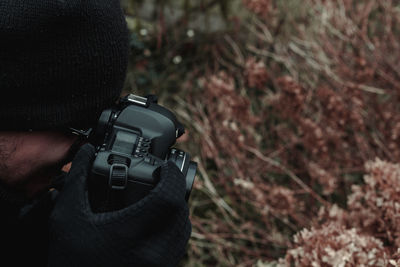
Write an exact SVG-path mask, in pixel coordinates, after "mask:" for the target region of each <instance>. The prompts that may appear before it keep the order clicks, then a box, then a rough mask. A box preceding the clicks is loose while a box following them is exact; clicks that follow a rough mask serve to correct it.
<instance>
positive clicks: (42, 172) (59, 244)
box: [0, 0, 191, 266]
mask: <svg viewBox="0 0 400 267" xmlns="http://www.w3.org/2000/svg"><path fill="white" fill-rule="evenodd" d="M127 61H128V31H127V28H126V24H125V20H124V16H123V12H122V10H121V7H120V3H119V0H85V1H84V0H68V1H67V0H30V1H26V0H1V1H0V90H1V93H2V95H1V97H0V212H1V213H0V214H1V217H0V226H1V227H0V240H1V242H2V245H3V246H2V247H3V249H2V252H1V253H0V255H1V256H2V262H4V264H2V266H23V265H26V264H29V265H32V266H174V265H177V264H178V263H179V261H180V260H181V259H182V257H183V255H184V253H185V247H186V245H187V242H188V239H189V237H190V232H191V224H190V221H189V217H188V207H187V204H186V202H185V180H184V177H183V175H182V174H181V173H180V172H179V170H178V169H177V168H176V166H175V165H174V164H169V163H168V164H165V165H164V166H163V167H162V168H161V174H160V181H159V183H158V184H157V185H156V187H155V188H154V190H152V191H151V193H150V194H149V195H148V196H146V197H145V198H143V199H142V200H140V201H139V202H137V203H135V204H132V205H130V206H129V207H127V208H124V209H122V210H118V211H113V212H106V213H94V212H93V211H92V209H91V207H90V204H89V201H88V197H87V196H88V190H89V189H88V187H87V179H88V176H89V174H90V168H91V166H92V163H93V160H94V157H95V149H94V147H93V146H92V145H90V144H84V145H82V146H81V148H80V149H79V151H78V152H77V153H76V155H75V157H74V159H73V161H72V167H71V169H70V171H69V172H68V173H64V172H62V171H61V168H62V166H63V165H64V164H65V163H67V162H68V159H69V158H70V156H71V152H73V151H74V149H72V148H73V147H75V146H76V144H78V142H79V141H80V140H78V138H77V137H76V136H74V135H72V134H69V133H68V128H70V127H73V128H78V129H87V128H90V127H93V126H95V124H96V122H97V119H98V117H99V115H100V114H101V112H102V110H104V109H105V108H108V107H110V106H111V105H112V104H113V103H115V101H116V100H117V99H118V97H119V96H120V93H121V89H122V87H123V82H124V78H125V72H126V68H127ZM74 154H75V153H74ZM7 262H8V263H7Z"/></svg>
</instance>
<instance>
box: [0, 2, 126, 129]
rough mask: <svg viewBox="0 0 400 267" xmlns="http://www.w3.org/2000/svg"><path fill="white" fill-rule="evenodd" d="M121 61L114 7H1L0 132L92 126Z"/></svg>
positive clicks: (119, 77)
mask: <svg viewBox="0 0 400 267" xmlns="http://www.w3.org/2000/svg"><path fill="white" fill-rule="evenodd" d="M127 61H128V31H127V27H126V22H125V18H124V15H123V12H122V9H121V6H120V0H28V1H27V0H1V1H0V92H1V93H0V130H28V129H43V130H48V129H54V128H58V127H65V126H69V127H76V128H86V127H89V126H92V124H93V123H96V122H97V119H98V117H99V115H100V114H101V111H102V110H103V109H105V108H107V107H109V106H111V105H112V104H113V103H114V102H115V101H116V100H117V99H118V97H119V95H120V93H121V90H122V87H123V82H124V79H125V74H126V67H127Z"/></svg>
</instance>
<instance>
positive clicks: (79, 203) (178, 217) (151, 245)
mask: <svg viewBox="0 0 400 267" xmlns="http://www.w3.org/2000/svg"><path fill="white" fill-rule="evenodd" d="M94 158H95V149H94V147H93V146H92V145H89V144H86V145H84V146H83V147H82V148H81V149H80V151H79V152H78V154H77V155H76V157H75V159H74V161H73V162H72V168H71V170H70V172H69V174H68V175H67V177H66V180H65V184H64V186H63V189H62V191H61V192H60V193H59V195H58V196H57V199H56V204H55V207H54V210H53V212H52V214H51V216H50V222H49V223H50V241H49V242H50V244H49V266H50V267H53V266H57V267H63V266H74V267H78V266H85V267H87V266H107V267H110V266H113V267H118V266H124V267H125V266H176V265H177V264H178V263H179V262H180V260H181V259H182V258H183V256H184V254H185V251H186V245H187V242H188V240H189V237H190V233H191V223H190V220H189V211H188V207H187V203H186V201H185V191H186V190H185V179H184V177H183V175H182V173H181V172H180V171H179V169H178V168H177V167H176V166H175V164H173V163H170V162H168V163H166V164H165V165H163V166H162V167H161V176H160V181H159V183H158V184H157V186H156V187H155V188H154V189H153V190H152V191H151V192H150V193H149V194H148V195H147V196H146V197H145V198H143V199H142V200H140V201H138V202H136V203H135V204H133V205H131V206H129V207H127V208H124V209H121V210H118V211H113V212H105V213H93V212H92V210H91V207H90V204H89V200H88V191H87V177H88V175H89V174H90V169H91V166H92V163H93V160H94Z"/></svg>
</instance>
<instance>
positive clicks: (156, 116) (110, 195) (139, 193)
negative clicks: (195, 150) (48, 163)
mask: <svg viewBox="0 0 400 267" xmlns="http://www.w3.org/2000/svg"><path fill="white" fill-rule="evenodd" d="M183 133H184V127H183V126H182V124H181V123H180V122H179V121H178V120H177V118H176V116H175V115H174V114H173V113H172V112H171V111H169V110H168V109H166V108H164V107H162V106H160V105H158V104H157V98H156V97H155V96H153V95H151V96H148V97H141V96H136V95H133V94H130V95H128V96H126V97H125V98H122V99H121V100H120V102H119V104H118V105H117V106H116V107H115V108H111V109H107V110H105V111H103V113H102V114H101V116H100V119H99V122H98V126H97V129H96V130H95V134H94V137H93V138H94V139H93V140H94V141H93V142H92V143H94V144H96V150H97V156H96V159H95V160H94V163H93V167H92V172H91V176H90V179H89V184H88V186H89V200H90V203H91V206H92V209H93V210H94V211H95V212H105V211H111V210H118V209H121V208H124V207H126V206H128V205H131V204H133V203H135V202H137V201H139V200H140V199H142V198H143V197H145V196H146V195H147V194H148V193H149V192H150V190H152V189H153V188H154V187H155V186H156V184H157V182H158V180H159V175H160V167H161V166H162V165H163V164H164V163H165V162H166V161H172V162H174V163H175V164H176V165H177V166H178V168H179V169H180V170H181V172H182V173H183V175H184V177H185V179H186V200H188V198H189V196H190V192H191V189H192V186H193V183H194V179H195V175H196V170H197V164H196V163H195V162H193V161H191V160H190V155H189V154H188V153H186V152H184V151H182V150H178V149H176V148H171V147H172V146H173V145H174V144H175V142H176V139H177V138H179V137H180V136H181V135H182V134H183Z"/></svg>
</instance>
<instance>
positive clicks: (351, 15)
mask: <svg viewBox="0 0 400 267" xmlns="http://www.w3.org/2000/svg"><path fill="white" fill-rule="evenodd" d="M183 2H184V3H186V4H187V3H188V1H183ZM201 2H202V3H203V1H201ZM232 2H235V1H232ZM236 2H237V1H236ZM216 3H218V1H204V3H203V4H201V5H200V6H198V7H197V6H190V5H189V4H187V5H184V6H185V7H186V8H188V6H189V7H190V8H188V9H189V10H190V11H191V12H192V13H190V16H189V14H186V15H185V16H183V18H182V19H178V20H177V21H178V22H179V23H176V24H174V25H173V26H171V27H170V28H168V27H166V26H165V25H164V24H163V20H162V18H163V15H164V14H159V13H157V14H158V16H156V17H157V20H156V22H157V23H158V24H157V25H159V26H157V27H155V29H156V30H155V31H154V35H153V38H151V36H145V37H143V38H142V42H143V46H144V47H145V48H143V49H142V50H140V53H139V52H136V53H135V56H136V58H135V60H134V61H133V64H132V65H133V66H136V67H137V66H140V71H139V70H138V68H136V69H135V70H133V71H132V72H131V74H132V77H133V79H132V80H133V82H132V80H130V81H131V83H132V84H133V85H134V86H132V87H131V88H130V90H131V89H132V88H135V89H137V90H142V91H143V92H146V93H148V92H149V87H151V88H152V89H151V90H150V92H152V93H153V92H155V93H157V94H159V95H160V96H161V97H160V101H161V102H162V103H165V104H167V105H171V108H172V109H174V110H175V112H176V113H177V114H178V115H179V117H180V119H181V120H182V121H183V122H184V123H185V125H186V127H187V129H188V133H189V134H188V136H187V137H186V138H185V139H184V140H182V141H181V143H179V145H180V146H181V147H182V148H183V149H185V150H188V151H190V153H191V154H192V155H193V156H194V157H195V160H197V161H198V162H199V163H200V164H199V175H198V178H197V180H196V184H195V190H194V192H193V195H192V200H191V203H190V206H191V213H192V222H193V235H192V239H191V241H190V246H189V250H188V254H189V255H188V259H187V261H186V262H185V265H187V266H199V265H201V266H203V265H204V266H253V265H257V266H264V263H263V262H265V264H268V262H269V261H274V260H277V259H279V258H281V261H280V264H283V265H285V264H287V265H289V266H290V264H292V265H294V266H362V265H363V264H364V266H391V265H393V266H396V264H397V261H398V260H399V259H400V256H399V255H400V253H398V252H397V249H398V247H399V245H400V228H399V226H398V225H400V224H399V216H400V215H399V209H400V203H399V201H400V200H399V196H400V193H399V190H400V167H399V166H398V165H397V164H394V163H396V162H399V161H400V147H399V142H400V105H399V104H398V101H399V99H400V72H399V69H400V61H399V60H398V59H399V58H400V11H399V10H400V3H398V2H397V1H393V0H366V1H357V0H340V1H324V0H305V1H297V0H239V8H238V9H237V10H234V11H233V12H232V13H234V16H233V15H229V14H228V13H227V12H228V11H229V8H227V5H228V4H227V2H226V1H221V5H220V10H223V11H224V12H223V14H224V17H225V19H226V23H227V25H228V26H227V30H226V31H225V32H220V33H217V34H215V33H211V34H207V33H200V32H196V35H195V36H194V37H193V36H192V34H193V33H192V34H191V35H190V36H191V37H187V36H188V35H187V33H188V32H189V31H188V28H189V25H191V24H190V23H189V22H190V21H188V20H189V18H190V17H191V16H192V14H193V12H195V11H196V10H197V11H198V12H206V9H207V7H215V5H217V4H216ZM223 3H224V4H223ZM243 7H244V8H243ZM157 10H162V9H161V8H160V9H157ZM227 10H228V11H227ZM185 21H186V24H185V23H184V22H185ZM140 25H142V24H140ZM157 29H159V30H157ZM140 32H143V31H140ZM135 36H136V37H137V36H140V34H139V35H135ZM182 36H184V37H182ZM135 40H136V39H135ZM136 41H137V40H136ZM134 45H135V48H137V47H141V45H137V43H134ZM146 46H148V47H146ZM174 59H176V60H175V61H174ZM178 59H180V60H181V61H179V60H178ZM171 62H175V63H173V64H172V63H171ZM177 62H178V63H177ZM155 66H157V67H155ZM146 75H148V76H146ZM143 76H145V77H147V78H146V79H147V80H146V82H145V83H144V82H142V81H143V79H142V78H143ZM150 85H151V86H150ZM177 88H179V89H177ZM128 90H129V88H128ZM376 158H377V160H375V161H371V160H374V159H376ZM378 159H379V160H378ZM389 162H391V163H389ZM364 174H366V175H364ZM363 177H364V179H363ZM302 229H303V230H302ZM306 229H310V230H306ZM296 233H297V234H296ZM285 255H286V256H285ZM198 264H199V265H198ZM313 264H314V265H313ZM266 266H267V265H266Z"/></svg>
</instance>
